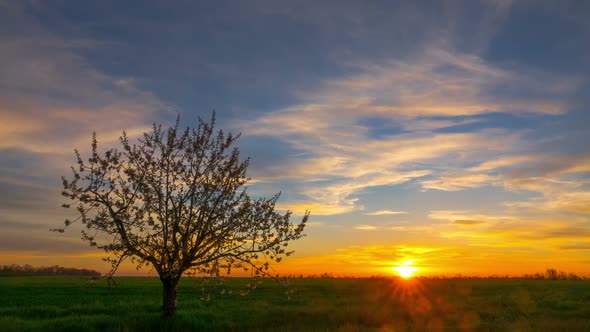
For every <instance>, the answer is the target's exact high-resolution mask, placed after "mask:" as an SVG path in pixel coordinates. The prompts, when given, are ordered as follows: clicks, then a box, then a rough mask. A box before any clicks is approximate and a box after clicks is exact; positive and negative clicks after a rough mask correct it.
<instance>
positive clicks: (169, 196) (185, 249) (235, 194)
mask: <svg viewBox="0 0 590 332" xmlns="http://www.w3.org/2000/svg"><path fill="white" fill-rule="evenodd" d="M179 123H180V117H179V118H177V120H176V124H175V125H174V126H172V127H170V128H168V129H167V130H162V126H161V125H160V124H154V125H153V129H152V130H151V131H150V132H148V133H144V134H143V137H140V138H138V140H137V143H132V142H131V141H130V139H129V138H128V137H127V134H126V133H125V132H123V134H122V136H121V137H120V143H121V146H122V150H118V149H110V150H106V151H105V152H104V153H100V152H99V149H98V143H97V139H96V133H94V134H93V136H92V154H91V156H90V158H88V159H87V161H85V160H83V158H82V157H81V155H80V153H79V151H78V150H75V154H76V158H77V164H76V165H75V167H74V166H72V167H71V170H72V174H73V177H72V178H71V179H67V178H65V177H62V181H63V187H64V190H63V192H62V195H63V196H65V197H67V198H68V199H69V202H68V203H67V204H64V205H63V207H65V208H70V207H75V208H76V216H77V218H75V219H73V220H70V219H66V220H65V222H64V224H65V227H63V228H60V229H56V231H59V232H63V231H64V230H65V228H67V227H68V226H70V225H72V224H73V223H75V222H81V223H82V224H83V225H84V226H85V227H84V228H85V229H84V230H82V239H83V240H84V241H86V242H88V243H89V244H90V245H91V246H93V247H97V248H100V249H103V250H105V251H106V252H107V253H108V254H109V257H108V258H106V259H105V260H107V261H109V262H110V263H111V264H112V270H111V273H110V275H112V274H113V273H114V272H115V271H116V269H117V267H118V266H119V264H121V262H122V261H123V260H125V259H126V258H129V259H130V260H131V261H132V262H134V263H135V264H137V267H138V268H140V267H142V266H145V265H151V266H153V268H154V269H155V271H156V272H157V273H158V275H159V277H160V280H161V281H162V285H163V301H162V304H163V305H162V313H163V315H164V316H170V315H173V314H174V312H175V310H176V294H177V291H176V287H177V285H178V282H179V279H180V277H181V276H182V275H183V273H185V272H186V271H187V270H190V271H195V272H196V273H200V274H205V275H208V276H219V275H220V274H222V275H223V274H227V275H229V274H231V272H232V271H233V270H235V269H243V270H246V271H251V272H252V273H253V274H254V275H256V276H268V275H270V273H269V266H270V263H272V262H277V263H278V262H280V261H281V259H282V258H283V257H284V256H289V255H291V254H292V253H293V251H287V246H288V244H289V242H290V241H292V240H296V239H299V238H301V237H302V236H304V234H303V230H304V227H305V223H306V221H307V219H308V217H309V212H306V213H305V215H304V216H303V219H302V221H301V223H299V224H297V225H294V224H292V223H291V222H290V221H289V219H290V216H291V212H290V211H287V212H285V213H284V214H280V213H278V212H276V211H275V203H276V202H277V200H278V198H279V195H280V193H278V194H276V195H274V196H272V197H271V198H269V199H266V198H258V199H253V198H251V197H250V196H249V195H248V193H247V192H246V187H245V185H246V183H247V182H248V180H249V178H247V177H246V170H247V168H248V164H249V158H248V159H246V160H243V161H241V160H240V152H239V149H238V148H237V147H234V143H235V142H236V141H237V140H238V139H239V137H240V135H239V134H238V135H232V134H231V133H228V134H226V133H224V132H223V131H222V130H219V131H217V133H215V131H214V127H215V113H213V116H212V117H211V121H210V122H208V123H207V122H205V121H203V120H202V119H201V118H198V126H197V127H196V128H190V127H187V128H186V129H184V130H182V129H180V126H179Z"/></svg>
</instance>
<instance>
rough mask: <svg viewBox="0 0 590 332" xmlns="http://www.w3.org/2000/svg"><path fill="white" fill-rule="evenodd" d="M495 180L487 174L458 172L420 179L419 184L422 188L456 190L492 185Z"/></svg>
mask: <svg viewBox="0 0 590 332" xmlns="http://www.w3.org/2000/svg"><path fill="white" fill-rule="evenodd" d="M497 181H498V179H497V178H496V177H493V176H490V175H487V174H458V175H450V176H442V177H439V178H437V179H434V180H428V181H422V182H421V185H422V188H424V189H437V190H443V191H457V190H464V189H469V188H479V187H483V186H489V185H494V184H496V183H497Z"/></svg>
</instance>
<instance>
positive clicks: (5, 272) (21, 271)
mask: <svg viewBox="0 0 590 332" xmlns="http://www.w3.org/2000/svg"><path fill="white" fill-rule="evenodd" d="M0 276H4V277H7V276H85V277H100V272H98V271H95V270H89V269H76V268H73V267H63V266H58V265H53V266H41V267H34V266H31V265H29V264H25V265H17V264H11V265H0Z"/></svg>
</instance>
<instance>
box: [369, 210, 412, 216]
mask: <svg viewBox="0 0 590 332" xmlns="http://www.w3.org/2000/svg"><path fill="white" fill-rule="evenodd" d="M365 214H366V215H368V216H384V215H398V214H408V212H406V211H392V210H378V211H374V212H367V213H365Z"/></svg>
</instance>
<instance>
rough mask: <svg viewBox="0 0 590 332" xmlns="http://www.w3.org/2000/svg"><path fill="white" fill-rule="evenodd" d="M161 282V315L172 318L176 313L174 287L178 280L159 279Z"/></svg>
mask: <svg viewBox="0 0 590 332" xmlns="http://www.w3.org/2000/svg"><path fill="white" fill-rule="evenodd" d="M160 280H161V281H162V285H163V286H164V288H163V293H162V295H163V298H162V315H164V316H173V315H174V312H176V286H177V285H178V279H175V278H165V279H164V278H160Z"/></svg>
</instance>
